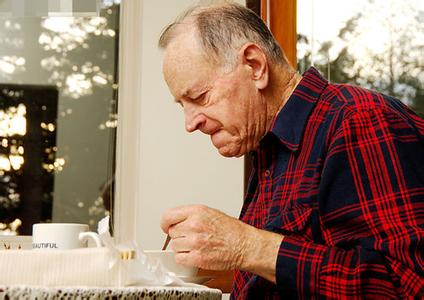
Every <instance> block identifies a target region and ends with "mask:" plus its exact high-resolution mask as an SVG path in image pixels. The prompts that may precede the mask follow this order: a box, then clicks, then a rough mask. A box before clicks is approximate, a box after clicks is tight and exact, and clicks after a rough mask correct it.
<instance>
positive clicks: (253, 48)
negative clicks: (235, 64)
mask: <svg viewBox="0 0 424 300" xmlns="http://www.w3.org/2000/svg"><path fill="white" fill-rule="evenodd" d="M239 55H240V56H239V58H240V59H241V62H242V64H244V65H246V66H247V67H248V68H250V70H251V72H252V80H254V81H255V85H256V87H257V88H258V89H259V90H263V89H264V88H266V87H267V85H268V81H269V68H268V60H267V58H266V55H265V53H264V51H263V50H262V49H261V48H260V47H259V46H257V45H256V44H253V43H247V44H245V45H244V46H243V47H241V49H240V51H239Z"/></svg>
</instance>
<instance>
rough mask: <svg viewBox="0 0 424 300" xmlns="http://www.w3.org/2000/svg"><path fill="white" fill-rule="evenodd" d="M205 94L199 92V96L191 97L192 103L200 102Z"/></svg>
mask: <svg viewBox="0 0 424 300" xmlns="http://www.w3.org/2000/svg"><path fill="white" fill-rule="evenodd" d="M205 96H206V92H204V93H201V94H200V95H199V96H197V97H196V98H194V99H193V102H194V103H197V104H200V103H201V102H202V101H203V99H204V98H205Z"/></svg>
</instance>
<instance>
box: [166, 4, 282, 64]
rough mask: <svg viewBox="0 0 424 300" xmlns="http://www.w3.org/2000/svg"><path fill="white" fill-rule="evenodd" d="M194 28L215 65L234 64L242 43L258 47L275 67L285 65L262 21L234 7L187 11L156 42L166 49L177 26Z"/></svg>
mask: <svg viewBox="0 0 424 300" xmlns="http://www.w3.org/2000/svg"><path fill="white" fill-rule="evenodd" d="M182 24H186V25H187V24H194V25H195V28H196V29H197V34H198V36H199V37H200V43H201V46H202V47H203V49H204V50H205V54H207V55H208V56H209V57H211V58H212V59H214V60H215V62H216V63H230V64H233V63H234V60H235V55H236V51H237V50H238V49H239V48H240V47H241V46H242V45H243V44H245V43H248V42H252V43H255V44H256V45H258V46H259V47H260V48H261V49H262V50H263V51H264V53H265V55H266V56H267V58H268V59H269V60H270V61H272V62H274V63H277V64H282V65H285V64H287V59H286V57H285V55H284V52H283V50H282V49H281V47H280V45H279V44H278V43H277V41H276V40H275V39H274V37H273V35H272V33H271V32H270V30H269V29H268V27H267V26H266V25H265V23H264V22H263V21H262V19H261V18H260V17H259V16H258V15H256V14H255V13H254V12H253V11H251V10H250V9H248V8H246V7H244V6H242V5H239V4H236V3H229V2H226V3H223V4H222V3H221V4H215V5H209V6H208V5H197V6H194V7H192V8H190V9H188V10H186V11H185V12H184V13H183V14H182V15H180V16H179V17H178V18H177V19H176V20H175V21H174V22H173V23H171V24H170V25H168V26H167V27H166V28H165V29H164V31H163V32H162V34H161V36H160V39H159V47H160V48H162V49H165V48H166V47H167V46H168V44H169V43H170V42H171V41H172V39H174V38H175V37H176V36H177V35H178V34H179V33H180V32H181V30H178V28H179V27H180V26H179V25H182Z"/></svg>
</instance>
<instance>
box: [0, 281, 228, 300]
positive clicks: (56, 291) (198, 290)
mask: <svg viewBox="0 0 424 300" xmlns="http://www.w3.org/2000/svg"><path fill="white" fill-rule="evenodd" d="M221 296H222V293H221V291H220V290H217V289H210V288H207V287H40V286H23V285H15V286H0V299H38V300H41V299H48V300H53V299H54V300H56V299H93V300H94V299H157V300H162V299H164V300H165V299H199V300H202V299H205V300H218V299H221Z"/></svg>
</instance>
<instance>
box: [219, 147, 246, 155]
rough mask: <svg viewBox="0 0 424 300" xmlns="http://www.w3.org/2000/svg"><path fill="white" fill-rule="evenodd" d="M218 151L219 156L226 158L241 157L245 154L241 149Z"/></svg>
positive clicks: (228, 148) (220, 148) (233, 148)
mask: <svg viewBox="0 0 424 300" xmlns="http://www.w3.org/2000/svg"><path fill="white" fill-rule="evenodd" d="M216 148H217V149H218V152H219V154H221V155H222V156H224V157H241V156H243V155H244V154H245V151H242V149H241V148H240V147H229V146H224V147H216Z"/></svg>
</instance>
